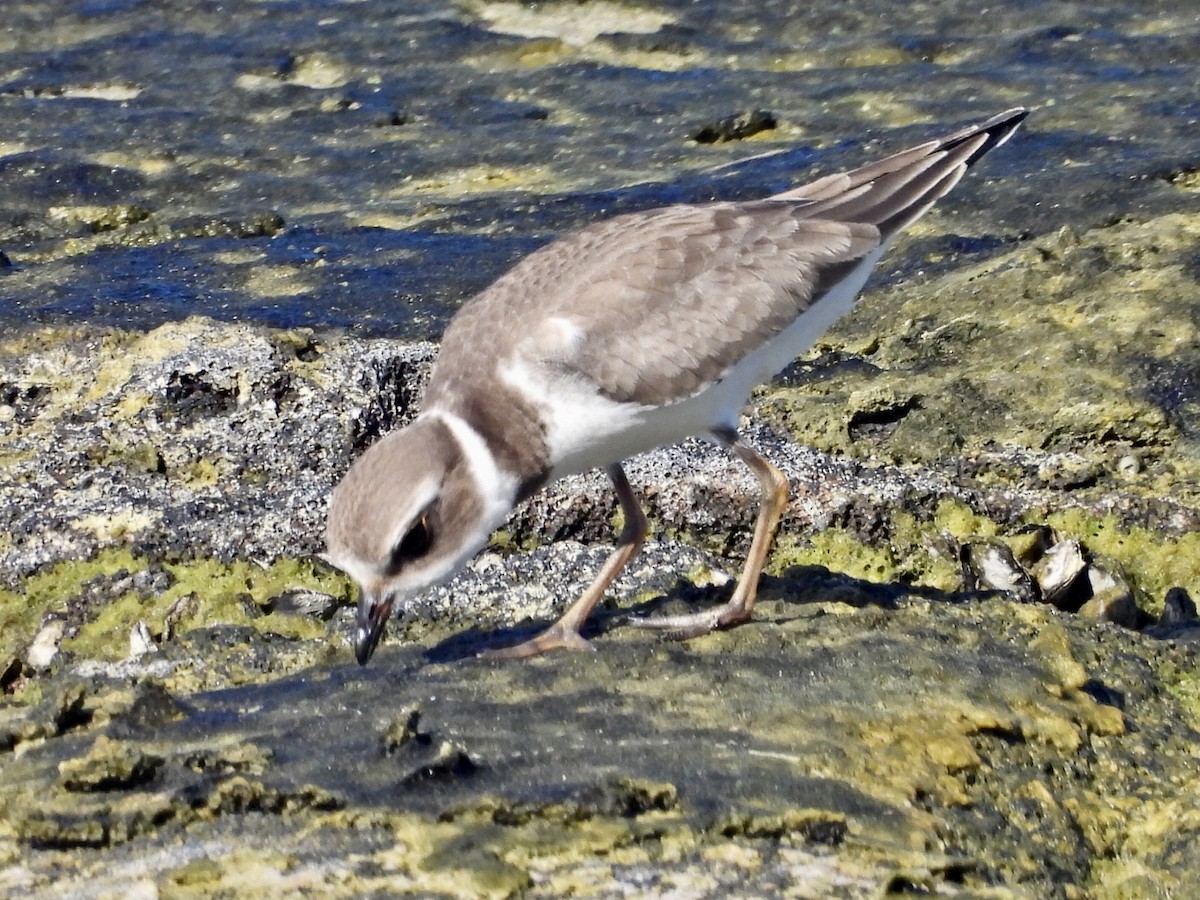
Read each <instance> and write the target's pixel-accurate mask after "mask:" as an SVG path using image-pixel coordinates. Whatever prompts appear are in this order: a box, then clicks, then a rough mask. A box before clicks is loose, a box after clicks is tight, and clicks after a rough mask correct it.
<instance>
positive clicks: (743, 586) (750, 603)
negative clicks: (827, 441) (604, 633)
mask: <svg viewBox="0 0 1200 900" xmlns="http://www.w3.org/2000/svg"><path fill="white" fill-rule="evenodd" d="M713 434H714V435H716V437H717V438H719V439H720V440H721V442H722V443H724V444H725V445H726V446H727V447H729V449H730V450H732V451H733V453H734V455H735V456H737V458H738V459H740V460H741V461H742V462H744V463H745V464H746V465H747V466H749V467H750V471H752V472H753V473H754V477H755V478H757V479H758V484H759V486H760V487H761V488H762V500H761V501H760V504H759V507H758V519H757V521H756V522H755V523H754V537H753V539H752V540H751V541H750V552H749V553H748V554H747V555H746V564H745V565H744V566H743V567H742V577H741V578H740V579H738V583H737V587H736V588H735V589H734V591H733V596H732V597H730V598H729V602H727V603H725V604H723V605H722V606H718V607H717V608H716V609H710V610H705V611H703V612H698V613H692V614H689V615H680V616H660V617H657V618H645V619H630V620H629V624H630V625H633V626H635V627H637V628H653V629H656V630H660V631H662V632H663V637H665V638H667V639H669V640H675V641H686V640H687V639H688V638H694V637H699V636H700V635H702V634H708V633H709V632H710V631H715V630H716V629H718V628H725V627H727V626H729V625H737V624H739V623H741V622H746V621H748V620H749V619H750V615H751V613H752V611H753V610H754V601H755V600H756V599H757V597H758V578H759V576H760V575H761V574H762V569H763V565H765V564H766V561H767V552H768V551H769V550H770V549H771V541H772V539H773V538H774V537H775V529H776V528H778V527H779V518H780V516H782V515H783V508H784V506H785V505H786V504H787V499H788V480H787V476H786V475H784V474H783V473H782V472H781V471H779V469H777V468H775V466H773V465H771V464H770V463H769V462H767V461H766V460H765V459H764V458H763V457H762V456H761V455H760V454H759V453H758V452H756V451H755V450H754V449H752V448H751V447H750V446H749V445H747V444H744V443H742V441H741V439H740V438H739V437H738V435H737V432H736V431H734V430H733V429H728V430H721V431H714V432H713Z"/></svg>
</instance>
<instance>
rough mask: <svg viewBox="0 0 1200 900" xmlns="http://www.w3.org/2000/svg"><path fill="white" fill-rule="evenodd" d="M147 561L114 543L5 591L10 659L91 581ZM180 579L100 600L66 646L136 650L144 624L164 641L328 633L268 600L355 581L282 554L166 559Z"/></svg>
mask: <svg viewBox="0 0 1200 900" xmlns="http://www.w3.org/2000/svg"><path fill="white" fill-rule="evenodd" d="M146 565H147V563H146V561H145V560H143V559H140V558H138V557H135V556H134V555H133V554H132V552H131V551H130V550H128V549H125V548H109V549H106V550H102V551H100V552H99V553H98V554H97V555H96V556H95V557H93V558H91V559H88V560H82V561H68V562H61V563H58V564H57V565H55V566H52V567H50V568H47V569H44V570H42V571H39V572H36V573H34V574H32V575H30V576H28V577H27V578H26V579H24V581H23V582H22V586H21V589H20V590H0V635H2V637H0V655H3V656H6V657H9V656H12V655H15V654H16V653H17V652H19V650H20V648H21V647H22V646H23V645H24V644H25V643H26V642H27V641H28V640H29V639H30V638H31V637H32V636H33V634H34V633H35V632H36V630H37V628H38V626H39V624H40V623H41V622H42V620H43V618H44V617H45V616H46V615H47V614H51V613H55V614H65V613H67V611H68V608H69V606H70V604H71V602H72V601H73V600H75V599H76V598H77V597H79V596H80V594H81V593H82V592H83V590H84V588H85V585H86V584H87V583H88V582H90V581H92V580H93V579H97V578H101V577H111V576H114V574H115V573H120V572H122V571H124V572H126V573H132V572H137V571H139V570H141V569H143V568H144V567H145V566H146ZM162 568H163V569H165V570H166V571H167V572H168V573H170V575H171V576H172V578H173V579H174V580H173V583H172V584H170V586H169V587H167V588H166V589H165V590H163V591H162V592H161V593H157V594H155V595H153V596H150V597H143V596H142V595H141V594H140V593H139V591H138V590H137V589H136V588H135V587H134V586H133V585H132V584H131V585H130V586H129V588H128V589H127V590H125V591H124V592H122V593H121V594H119V595H118V596H116V597H113V598H111V599H107V600H105V602H103V603H100V604H98V605H97V608H96V609H95V610H94V612H93V613H92V614H89V615H88V617H87V618H86V619H85V620H84V621H82V622H79V623H78V625H77V628H76V630H75V631H74V633H73V634H71V635H70V636H69V637H67V638H66V639H64V641H63V643H62V647H63V649H64V650H70V651H72V652H74V653H76V654H79V655H80V656H83V657H86V658H90V659H101V660H117V659H124V658H125V657H127V656H128V655H129V634H130V631H131V629H132V628H133V627H134V625H136V624H137V623H138V622H144V623H145V624H146V625H147V626H148V627H149V629H150V633H151V635H152V636H153V637H155V638H156V639H163V638H165V637H167V635H168V632H169V633H171V634H176V635H177V634H180V633H182V632H184V631H186V630H188V629H190V628H196V627H201V626H209V625H216V624H224V625H250V626H253V627H254V628H257V629H260V630H262V631H269V632H272V633H275V634H279V635H282V636H285V637H290V638H295V639H318V638H323V637H325V636H326V634H327V626H326V625H325V623H324V622H321V621H320V620H316V619H312V618H310V617H306V616H300V615H278V614H277V615H268V614H267V612H268V609H267V607H268V601H270V600H271V599H272V598H273V597H276V596H278V595H280V594H282V593H283V592H285V591H287V590H289V589H292V588H297V587H303V588H307V589H310V590H315V591H321V592H323V593H328V594H331V595H333V596H335V597H346V596H347V595H348V592H349V583H348V581H347V580H346V578H345V577H344V576H342V575H341V574H340V573H336V572H333V571H330V570H329V569H327V568H325V567H317V566H315V565H314V564H313V563H312V562H311V561H310V560H307V559H299V560H297V559H287V558H283V559H279V560H276V561H275V562H273V563H271V564H270V565H265V566H264V565H259V564H257V563H254V562H251V561H248V560H233V561H232V562H228V563H223V562H218V561H216V560H211V559H208V560H198V561H192V562H186V563H164V564H163V566H162Z"/></svg>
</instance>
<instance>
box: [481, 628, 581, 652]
mask: <svg viewBox="0 0 1200 900" xmlns="http://www.w3.org/2000/svg"><path fill="white" fill-rule="evenodd" d="M595 649H596V648H595V647H593V646H592V645H591V643H590V642H589V641H587V640H585V639H584V638H583V637H582V636H581V635H580V634H579V632H578V631H577V630H576V629H574V628H570V627H567V626H564V625H563V624H562V623H561V622H555V623H554V624H553V625H551V626H550V627H549V628H547V629H546V630H545V631H543V632H542V633H541V634H539V635H536V636H535V637H531V638H530V639H529V640H527V641H524V642H522V643H520V644H517V645H516V646H515V647H499V648H497V649H495V650H480V651H479V652H478V653H477V654H475V656H476V658H477V659H526V658H528V657H530V656H538V655H540V654H542V653H545V652H546V651H547V650H592V651H594V650H595Z"/></svg>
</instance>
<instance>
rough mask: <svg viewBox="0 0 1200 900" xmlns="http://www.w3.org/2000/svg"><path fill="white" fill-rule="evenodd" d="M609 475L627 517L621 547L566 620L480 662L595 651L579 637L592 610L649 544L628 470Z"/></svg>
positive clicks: (618, 468)
mask: <svg viewBox="0 0 1200 900" xmlns="http://www.w3.org/2000/svg"><path fill="white" fill-rule="evenodd" d="M607 471H608V477H609V478H611V479H612V483H613V487H614V488H616V491H617V499H618V500H619V501H620V502H621V511H622V512H623V513H624V514H625V527H624V528H622V529H621V534H620V537H618V538H617V546H616V547H615V548H613V552H612V553H611V554H609V557H608V559H607V560H605V562H604V566H603V568H601V569H600V573H599V574H598V575H597V576H596V577H595V579H593V581H592V583H591V584H590V585H589V586H588V589H587V590H586V591H584V592H583V594H582V596H580V598H579V599H578V600H576V601H575V602H574V603H572V604H571V606H570V608H569V609H568V610H567V611H566V612H565V613H563V616H562V618H561V619H559V620H558V621H557V622H555V623H554V624H553V625H551V626H550V627H549V628H547V629H546V630H545V631H543V632H542V633H541V634H539V635H537V636H535V637H532V638H530V639H529V640H527V641H525V642H524V643H521V644H517V645H516V646H515V647H506V648H502V649H499V650H484V651H483V652H481V653H480V654H479V656H480V658H482V659H520V658H521V657H526V656H537V655H538V654H539V653H545V652H546V651H547V650H560V649H563V650H591V649H592V645H591V644H589V643H588V642H587V641H586V640H584V638H583V637H582V636H581V635H580V634H579V629H580V628H582V627H583V623H584V622H585V621H587V617H588V615H589V614H590V613H591V611H592V609H593V608H595V606H596V604H597V603H599V602H600V598H601V597H603V596H604V592H605V591H607V590H608V586H609V585H610V584H612V582H613V579H614V578H616V577H617V575H618V574H620V572H621V570H622V569H623V568H625V564H626V563H628V562H629V560H630V559H632V558H633V555H634V554H635V553H637V552H638V549H639V548H640V547H641V546H642V542H643V541H645V540H646V527H647V526H646V514H645V513H644V512H643V511H642V507H641V504H640V503H638V499H637V497H636V496H635V495H634V493H633V488H631V487H630V486H629V479H627V478H626V477H625V471H624V469H622V468H621V466H620V464H619V463H617V464H614V465H611V466H609V467H608V470H607Z"/></svg>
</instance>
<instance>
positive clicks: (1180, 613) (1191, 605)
mask: <svg viewBox="0 0 1200 900" xmlns="http://www.w3.org/2000/svg"><path fill="white" fill-rule="evenodd" d="M1197 621H1200V617H1198V616H1197V614H1196V603H1195V601H1194V600H1192V598H1191V596H1190V595H1189V594H1188V592H1187V591H1186V590H1184V589H1183V588H1181V587H1173V588H1171V589H1170V590H1169V591H1167V596H1166V597H1165V598H1164V599H1163V610H1162V614H1161V615H1160V616H1159V617H1158V624H1159V625H1161V626H1163V627H1171V626H1174V625H1191V624H1194V623H1196V622H1197Z"/></svg>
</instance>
